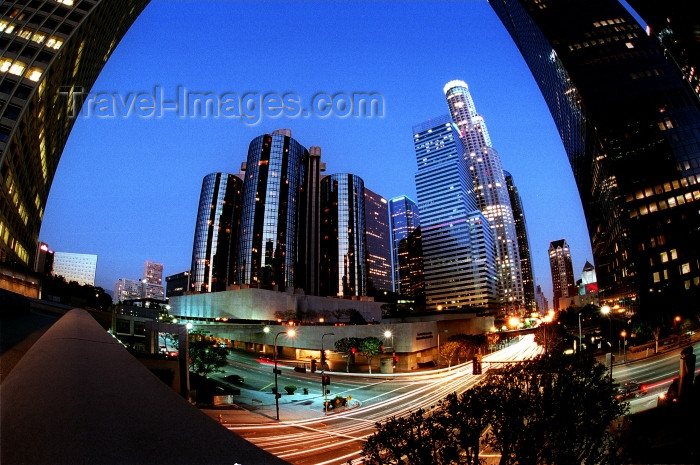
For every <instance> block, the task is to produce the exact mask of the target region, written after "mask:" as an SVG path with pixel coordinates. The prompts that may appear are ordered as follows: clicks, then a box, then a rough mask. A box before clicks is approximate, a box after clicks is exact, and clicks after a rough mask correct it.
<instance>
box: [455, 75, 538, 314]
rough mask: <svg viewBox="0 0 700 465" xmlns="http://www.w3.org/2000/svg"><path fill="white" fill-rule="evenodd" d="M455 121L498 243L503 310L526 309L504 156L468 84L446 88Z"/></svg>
mask: <svg viewBox="0 0 700 465" xmlns="http://www.w3.org/2000/svg"><path fill="white" fill-rule="evenodd" d="M443 90H444V91H445V98H446V99H447V105H448V107H449V109H450V115H451V116H452V120H453V121H454V123H455V124H456V125H457V129H458V130H459V136H460V138H461V139H462V142H463V144H464V148H465V153H464V156H465V159H466V161H467V163H468V166H469V170H470V172H471V176H472V179H473V182H474V193H475V195H476V202H477V205H478V207H479V209H480V210H481V211H482V213H483V214H484V216H485V217H486V218H487V219H488V220H489V224H490V225H491V228H492V229H493V237H494V239H495V244H496V272H497V275H498V284H499V286H498V290H499V301H500V306H501V309H503V310H511V311H522V310H523V309H524V307H525V294H524V290H523V277H522V272H521V270H520V265H521V263H520V250H519V248H518V236H517V233H516V229H515V221H514V219H513V210H512V208H511V204H510V196H509V195H508V188H507V187H506V181H505V177H504V175H503V168H502V166H501V157H500V156H499V155H498V152H496V150H495V149H494V148H493V146H492V145H491V138H490V136H489V133H488V130H487V129H486V123H485V122H484V118H483V117H482V116H481V115H479V114H478V113H477V112H476V108H475V106H474V100H473V99H472V96H471V93H470V92H469V89H468V87H467V84H466V83H465V82H464V81H450V82H448V83H447V84H446V85H445V87H444V89H443Z"/></svg>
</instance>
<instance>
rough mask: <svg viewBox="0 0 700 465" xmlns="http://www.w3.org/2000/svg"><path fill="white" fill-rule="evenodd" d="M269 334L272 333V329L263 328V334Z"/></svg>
mask: <svg viewBox="0 0 700 465" xmlns="http://www.w3.org/2000/svg"><path fill="white" fill-rule="evenodd" d="M269 332H270V327H269V326H265V327H264V328H263V333H265V334H267V333H269Z"/></svg>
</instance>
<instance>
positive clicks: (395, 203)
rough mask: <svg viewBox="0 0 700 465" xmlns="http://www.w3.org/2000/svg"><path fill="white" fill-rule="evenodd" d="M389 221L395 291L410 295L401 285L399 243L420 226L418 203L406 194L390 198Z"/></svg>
mask: <svg viewBox="0 0 700 465" xmlns="http://www.w3.org/2000/svg"><path fill="white" fill-rule="evenodd" d="M389 221H390V228H391V267H392V273H393V285H394V292H396V293H397V294H403V295H409V294H408V293H407V292H406V290H405V289H402V287H401V278H402V274H401V266H400V261H399V244H400V243H401V241H402V240H404V239H406V238H408V236H409V235H410V234H411V233H412V232H413V231H414V230H415V229H416V228H418V227H419V226H420V214H419V212H418V205H416V203H415V202H414V201H413V200H411V199H410V198H408V197H407V196H405V195H401V196H398V197H394V198H393V199H391V200H389Z"/></svg>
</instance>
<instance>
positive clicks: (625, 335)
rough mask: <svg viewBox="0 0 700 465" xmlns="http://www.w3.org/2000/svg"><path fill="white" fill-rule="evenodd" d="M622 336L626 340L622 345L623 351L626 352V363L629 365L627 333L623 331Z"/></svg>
mask: <svg viewBox="0 0 700 465" xmlns="http://www.w3.org/2000/svg"><path fill="white" fill-rule="evenodd" d="M620 336H622V339H623V340H624V342H623V344H622V349H623V350H624V352H623V354H624V363H627V331H625V330H624V329H623V330H622V332H621V333H620Z"/></svg>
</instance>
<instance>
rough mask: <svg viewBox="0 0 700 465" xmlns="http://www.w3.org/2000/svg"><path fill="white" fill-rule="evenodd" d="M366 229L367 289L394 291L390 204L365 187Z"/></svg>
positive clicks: (371, 290)
mask: <svg viewBox="0 0 700 465" xmlns="http://www.w3.org/2000/svg"><path fill="white" fill-rule="evenodd" d="M364 192H365V228H366V229H365V230H366V242H367V290H368V293H369V294H370V295H373V294H374V293H375V292H382V291H392V290H393V283H392V272H391V237H390V236H391V234H390V230H389V205H388V202H387V200H386V199H385V198H384V197H382V196H381V195H379V194H377V193H376V192H372V191H371V190H369V189H367V188H365V189H364Z"/></svg>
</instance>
